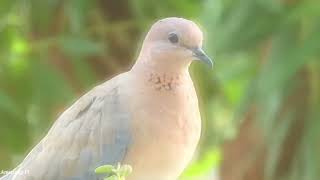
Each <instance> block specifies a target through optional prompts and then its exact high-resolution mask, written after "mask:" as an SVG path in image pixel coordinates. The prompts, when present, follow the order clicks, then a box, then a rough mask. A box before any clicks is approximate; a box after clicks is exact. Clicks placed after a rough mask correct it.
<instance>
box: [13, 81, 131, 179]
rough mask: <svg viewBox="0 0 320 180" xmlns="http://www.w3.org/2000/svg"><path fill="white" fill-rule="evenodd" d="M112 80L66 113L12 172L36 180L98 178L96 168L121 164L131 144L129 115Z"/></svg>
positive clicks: (123, 100) (119, 89)
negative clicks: (16, 171)
mask: <svg viewBox="0 0 320 180" xmlns="http://www.w3.org/2000/svg"><path fill="white" fill-rule="evenodd" d="M114 81H116V80H114V79H113V80H112V81H111V82H107V83H105V84H103V85H100V86H98V87H96V88H95V89H94V90H92V91H91V92H89V93H88V94H86V95H84V96H83V97H82V98H80V99H79V100H78V101H77V102H76V103H75V104H74V105H72V106H71V107H70V108H69V109H68V110H66V111H65V112H64V113H63V114H62V115H61V116H60V117H59V118H58V120H57V121H56V123H55V124H54V125H53V127H52V128H51V129H50V131H49V132H48V134H47V135H46V137H45V138H43V139H42V140H41V142H40V143H39V144H38V145H37V146H36V147H35V148H34V149H33V150H32V151H31V152H30V153H29V154H28V156H27V157H26V158H25V160H24V161H23V162H22V163H21V164H20V165H19V166H18V167H17V168H16V169H17V170H19V172H23V171H26V174H25V175H23V176H24V177H28V178H29V179H36V180H38V179H46V180H51V179H61V180H63V179H79V180H80V179H81V180H82V179H98V178H97V177H96V175H95V174H94V169H95V168H96V167H98V166H100V165H104V164H117V163H118V162H121V161H122V160H123V159H124V157H125V154H126V150H127V148H128V146H129V144H130V142H131V133H130V113H129V111H128V109H127V108H126V104H127V102H125V101H126V98H125V97H124V96H123V95H122V94H121V93H122V92H121V88H119V85H118V83H114ZM109 84H110V85H109ZM15 176H19V178H13V179H23V178H20V175H15ZM28 178H26V179H28Z"/></svg>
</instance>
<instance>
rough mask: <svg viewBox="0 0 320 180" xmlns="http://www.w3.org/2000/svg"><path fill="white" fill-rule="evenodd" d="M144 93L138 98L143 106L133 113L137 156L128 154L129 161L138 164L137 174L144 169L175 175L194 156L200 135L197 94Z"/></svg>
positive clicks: (133, 150)
mask: <svg viewBox="0 0 320 180" xmlns="http://www.w3.org/2000/svg"><path fill="white" fill-rule="evenodd" d="M144 93H147V94H145V96H144V97H146V98H144V99H140V100H136V101H135V107H140V108H138V109H137V110H136V112H135V113H134V120H133V123H134V124H133V127H134V128H133V131H134V132H133V134H134V140H133V141H134V142H133V144H132V148H131V149H130V151H129V153H133V154H135V156H132V155H131V156H128V157H133V158H131V159H128V162H129V163H130V162H132V163H133V164H135V167H134V169H136V171H137V172H136V173H137V174H140V173H139V172H140V170H142V169H143V171H144V172H149V175H150V176H156V175H157V176H159V177H164V178H159V179H166V178H165V177H170V178H168V179H174V178H176V177H177V176H178V175H179V174H180V173H181V172H182V171H183V169H184V168H185V167H186V166H187V164H188V162H189V161H190V160H191V157H192V155H193V153H194V151H195V148H196V146H197V143H198V140H199V137H200V129H201V121H200V115H199V111H198V104H197V101H196V100H195V99H194V98H196V96H195V94H190V93H189V92H176V93H172V94H170V93H168V92H166V91H159V92H157V91H151V92H144ZM148 93H149V94H148ZM157 93H159V94H157ZM193 96H195V97H193ZM148 97H150V98H148ZM152 174H154V175H152ZM155 174H156V175H155ZM133 176H135V174H133ZM137 177H138V175H137ZM173 177H174V178H173ZM149 178H150V177H149Z"/></svg>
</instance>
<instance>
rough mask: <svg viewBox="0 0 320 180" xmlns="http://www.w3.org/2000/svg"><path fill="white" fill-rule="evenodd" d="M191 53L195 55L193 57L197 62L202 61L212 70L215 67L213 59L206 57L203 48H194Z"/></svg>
mask: <svg viewBox="0 0 320 180" xmlns="http://www.w3.org/2000/svg"><path fill="white" fill-rule="evenodd" d="M191 51H192V53H193V57H195V58H196V59H195V60H200V61H202V62H204V63H206V64H207V65H208V66H210V67H211V68H212V67H213V62H212V60H211V58H209V56H208V55H206V53H205V52H204V51H203V50H202V49H201V48H192V49H191Z"/></svg>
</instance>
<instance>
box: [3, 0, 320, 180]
mask: <svg viewBox="0 0 320 180" xmlns="http://www.w3.org/2000/svg"><path fill="white" fill-rule="evenodd" d="M168 16H178V17H185V18H189V19H192V20H194V21H196V22H198V23H199V24H201V26H202V28H203V29H204V31H205V34H206V39H205V42H204V44H205V49H206V51H207V52H208V54H209V55H210V56H211V57H213V58H214V59H215V66H214V68H213V69H208V68H207V67H205V66H203V65H202V64H198V63H194V64H193V65H192V67H191V69H190V71H191V73H192V77H193V79H194V81H195V84H196V86H197V91H198V94H199V99H200V107H201V113H202V119H203V135H202V140H201V143H200V146H199V149H198V151H197V154H196V155H195V158H194V161H193V162H192V164H191V165H190V166H189V167H188V168H187V169H186V171H185V172H184V174H183V175H182V176H181V179H182V180H184V179H195V180H198V179H212V180H213V179H216V178H217V177H218V178H219V179H221V180H318V179H319V178H320V141H319V138H320V62H319V58H320V2H319V1H318V0H207V1H204V0H174V1H173V0H162V1H158V0H129V1H128V0H1V1H0V170H9V169H10V168H12V167H14V166H16V165H17V164H18V163H19V162H20V161H21V160H22V158H23V157H24V156H25V155H26V153H27V152H28V151H29V150H30V149H31V148H32V146H33V145H34V144H35V143H37V142H38V141H39V140H40V139H41V138H42V137H43V136H44V135H45V134H46V132H47V130H48V129H49V127H50V126H51V125H52V124H53V122H54V120H55V119H56V118H57V117H58V115H59V113H61V112H62V111H63V110H64V109H65V108H66V107H68V106H69V105H70V104H72V102H74V100H75V99H77V97H79V96H80V95H82V94H83V93H85V92H87V91H88V90H90V89H91V88H92V87H94V86H95V85H97V84H99V83H101V82H103V81H105V80H107V79H109V78H110V77H112V76H114V75H116V74H118V73H120V72H123V71H126V70H128V69H129V68H130V66H131V65H132V64H133V63H134V60H135V58H136V57H137V53H138V50H139V47H140V45H141V42H142V38H143V36H144V34H145V33H146V31H147V30H148V28H149V27H150V25H151V24H152V23H153V22H155V21H156V20H158V19H160V18H164V17H168Z"/></svg>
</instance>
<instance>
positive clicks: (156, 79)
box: [131, 60, 191, 91]
mask: <svg viewBox="0 0 320 180" xmlns="http://www.w3.org/2000/svg"><path fill="white" fill-rule="evenodd" d="M131 71H132V72H133V73H135V74H137V75H138V76H141V78H142V79H143V80H144V81H145V82H147V83H148V84H149V85H151V86H152V87H154V89H155V90H163V91H171V90H174V89H176V88H178V87H180V86H183V85H185V84H186V83H188V82H189V81H190V80H191V78H190V75H189V71H188V67H183V68H175V69H174V68H172V67H168V68H164V67H162V66H157V65H155V64H150V63H149V61H143V60H138V61H137V62H136V64H135V65H134V66H133V68H132V70H131Z"/></svg>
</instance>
